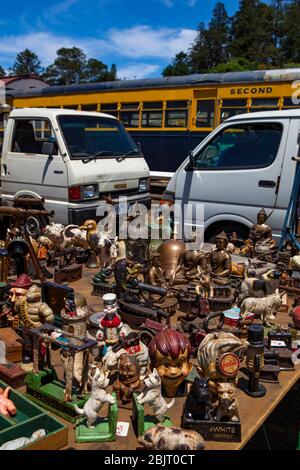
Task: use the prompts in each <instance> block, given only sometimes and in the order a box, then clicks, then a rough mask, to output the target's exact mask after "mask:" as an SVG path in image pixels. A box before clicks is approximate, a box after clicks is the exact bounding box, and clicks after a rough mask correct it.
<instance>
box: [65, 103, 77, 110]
mask: <svg viewBox="0 0 300 470" xmlns="http://www.w3.org/2000/svg"><path fill="white" fill-rule="evenodd" d="M63 107H64V109H74V110H75V111H77V110H78V104H64V106H63Z"/></svg>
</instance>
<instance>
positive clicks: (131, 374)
mask: <svg viewBox="0 0 300 470" xmlns="http://www.w3.org/2000/svg"><path fill="white" fill-rule="evenodd" d="M140 387H141V381H140V366H139V363H138V361H137V359H136V358H135V357H134V356H131V355H130V354H121V356H120V358H119V361H118V378H117V380H116V382H115V383H114V391H115V392H116V395H117V397H118V399H119V400H121V401H122V403H124V404H126V403H130V402H131V400H132V397H133V393H134V392H135V391H137V390H138V389H139V388H140Z"/></svg>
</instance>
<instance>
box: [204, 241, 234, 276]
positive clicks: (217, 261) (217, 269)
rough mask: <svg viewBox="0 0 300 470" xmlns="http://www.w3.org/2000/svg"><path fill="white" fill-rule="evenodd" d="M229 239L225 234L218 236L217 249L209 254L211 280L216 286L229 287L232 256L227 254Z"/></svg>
mask: <svg viewBox="0 0 300 470" xmlns="http://www.w3.org/2000/svg"><path fill="white" fill-rule="evenodd" d="M227 245H228V238H227V235H226V233H225V232H221V233H219V235H217V236H216V248H215V249H214V250H213V251H212V252H211V253H210V254H209V259H210V266H211V273H210V276H211V280H212V282H213V284H216V285H227V284H228V282H229V281H228V277H229V274H230V273H231V255H230V254H229V253H227V252H226V248H227Z"/></svg>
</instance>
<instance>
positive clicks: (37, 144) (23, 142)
mask: <svg viewBox="0 0 300 470" xmlns="http://www.w3.org/2000/svg"><path fill="white" fill-rule="evenodd" d="M44 142H53V143H54V148H55V153H54V154H55V155H57V154H58V145H57V142H56V137H55V134H54V132H53V129H52V127H51V124H50V122H49V121H48V120H46V119H16V120H15V126H14V134H13V139H12V147H11V151H12V152H17V153H37V154H42V147H43V143H44Z"/></svg>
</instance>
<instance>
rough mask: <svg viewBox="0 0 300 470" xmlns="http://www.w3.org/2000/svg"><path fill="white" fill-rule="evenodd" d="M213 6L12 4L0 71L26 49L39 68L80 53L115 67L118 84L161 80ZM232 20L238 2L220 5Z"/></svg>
mask: <svg viewBox="0 0 300 470" xmlns="http://www.w3.org/2000/svg"><path fill="white" fill-rule="evenodd" d="M215 3H216V0H126V1H125V0H61V1H55V0H54V1H52V3H50V2H46V1H43V0H31V1H30V2H24V0H15V1H14V2H12V3H10V2H3V3H2V5H1V14H0V65H2V66H3V67H4V68H8V67H10V66H11V65H12V63H13V62H14V59H15V56H16V54H17V53H18V52H20V51H22V50H24V49H25V48H29V49H31V50H33V51H34V52H36V53H37V54H38V56H39V57H40V59H41V60H42V64H43V65H44V66H45V65H48V64H49V63H51V62H53V60H54V58H55V52H56V50H57V49H59V48H60V47H72V46H77V47H81V48H82V49H83V50H84V51H85V53H86V54H87V55H88V56H89V57H95V58H97V59H100V60H102V61H103V62H104V63H106V64H108V65H111V64H112V63H115V64H116V65H117V69H118V76H119V77H120V78H125V77H126V78H127V79H130V78H135V77H136V78H142V77H150V76H160V74H161V71H162V69H163V68H164V67H165V66H166V65H167V64H169V63H170V61H171V59H172V58H173V57H174V56H175V54H176V53H177V52H180V51H181V50H185V51H186V50H187V49H188V48H189V46H190V44H191V43H192V42H193V40H194V37H195V34H196V29H197V26H198V24H199V23H200V22H201V21H204V22H208V21H209V19H210V17H211V12H212V10H213V8H214V5H215ZM223 3H224V4H225V6H226V8H227V11H228V13H229V14H230V15H232V14H233V13H234V12H235V10H236V9H237V7H238V3H239V1H238V0H223Z"/></svg>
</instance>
